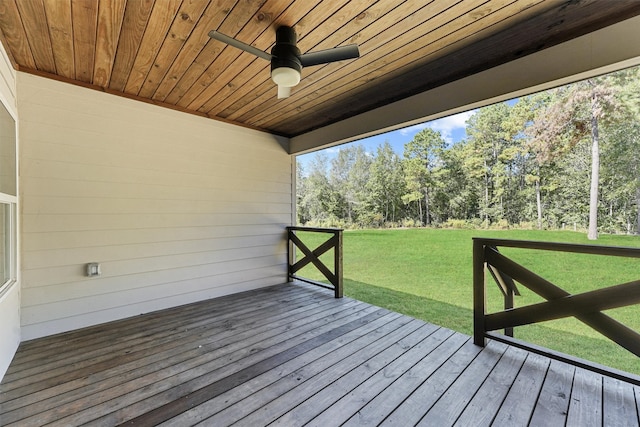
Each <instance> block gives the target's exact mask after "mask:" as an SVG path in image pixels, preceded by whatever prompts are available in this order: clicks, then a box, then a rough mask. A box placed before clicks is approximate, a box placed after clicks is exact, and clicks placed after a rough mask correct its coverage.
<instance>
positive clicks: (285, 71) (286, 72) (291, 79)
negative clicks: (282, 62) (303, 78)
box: [271, 67, 300, 87]
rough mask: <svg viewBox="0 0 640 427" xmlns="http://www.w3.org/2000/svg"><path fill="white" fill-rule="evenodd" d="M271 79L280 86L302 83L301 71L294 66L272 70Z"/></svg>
mask: <svg viewBox="0 0 640 427" xmlns="http://www.w3.org/2000/svg"><path fill="white" fill-rule="evenodd" d="M271 80H273V82H274V83H275V84H277V85H278V86H283V87H293V86H295V85H297V84H298V83H300V73H299V72H298V71H297V70H294V69H293V68H288V67H278V68H274V69H273V70H272V71H271Z"/></svg>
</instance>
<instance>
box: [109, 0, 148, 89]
mask: <svg viewBox="0 0 640 427" xmlns="http://www.w3.org/2000/svg"><path fill="white" fill-rule="evenodd" d="M154 3H155V0H143V1H136V2H127V5H126V7H125V10H124V18H123V21H122V31H121V34H120V37H119V38H118V48H117V50H116V58H115V60H114V63H113V72H112V73H113V77H112V78H111V80H110V81H109V87H110V88H111V89H113V90H118V91H121V92H123V91H124V87H125V85H126V84H127V80H128V78H129V74H130V73H131V69H132V68H133V66H134V63H135V60H136V57H137V55H138V54H139V50H140V49H141V48H142V46H141V42H142V37H143V36H144V34H145V30H146V29H147V23H148V22H149V19H150V18H151V11H152V10H153V5H154Z"/></svg>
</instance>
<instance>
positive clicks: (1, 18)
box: [0, 1, 36, 69]
mask: <svg viewBox="0 0 640 427" xmlns="http://www.w3.org/2000/svg"><path fill="white" fill-rule="evenodd" d="M0 26H1V27H2V36H3V39H2V41H3V43H5V48H6V51H7V54H9V55H11V57H12V58H13V60H14V61H15V62H16V64H14V66H15V65H18V64H22V65H23V66H24V67H27V68H33V69H35V68H36V63H35V60H34V58H33V53H32V52H31V47H30V46H29V43H28V41H27V34H26V32H25V28H24V26H23V25H22V19H21V18H20V11H19V10H18V6H17V5H16V3H15V2H13V1H3V2H0Z"/></svg>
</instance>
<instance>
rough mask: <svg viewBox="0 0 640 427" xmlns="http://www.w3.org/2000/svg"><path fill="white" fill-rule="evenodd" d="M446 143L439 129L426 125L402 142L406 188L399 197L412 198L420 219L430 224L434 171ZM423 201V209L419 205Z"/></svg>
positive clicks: (408, 200)
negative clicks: (409, 138)
mask: <svg viewBox="0 0 640 427" xmlns="http://www.w3.org/2000/svg"><path fill="white" fill-rule="evenodd" d="M445 147H446V143H445V141H444V139H443V138H442V135H441V134H440V132H438V131H435V130H433V129H431V128H426V129H423V130H421V131H420V132H418V133H417V134H416V135H415V136H414V137H413V140H411V141H410V142H408V143H406V144H405V146H404V165H403V168H404V177H405V183H406V188H407V191H406V193H405V194H404V196H403V197H402V200H403V201H404V202H405V203H407V204H409V203H411V202H416V203H417V206H418V213H419V218H420V221H421V222H422V223H423V224H425V225H430V224H431V216H432V214H431V211H430V209H431V197H432V193H433V192H434V189H435V187H436V185H437V171H438V169H439V168H441V167H442V162H441V155H442V152H443V151H444V150H445ZM422 202H424V210H423V209H422Z"/></svg>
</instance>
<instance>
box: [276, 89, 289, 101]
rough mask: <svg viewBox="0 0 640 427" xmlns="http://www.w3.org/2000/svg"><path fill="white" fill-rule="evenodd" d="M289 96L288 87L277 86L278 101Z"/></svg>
mask: <svg viewBox="0 0 640 427" xmlns="http://www.w3.org/2000/svg"><path fill="white" fill-rule="evenodd" d="M289 95H291V88H290V87H288V86H278V99H283V98H288V97H289Z"/></svg>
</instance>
